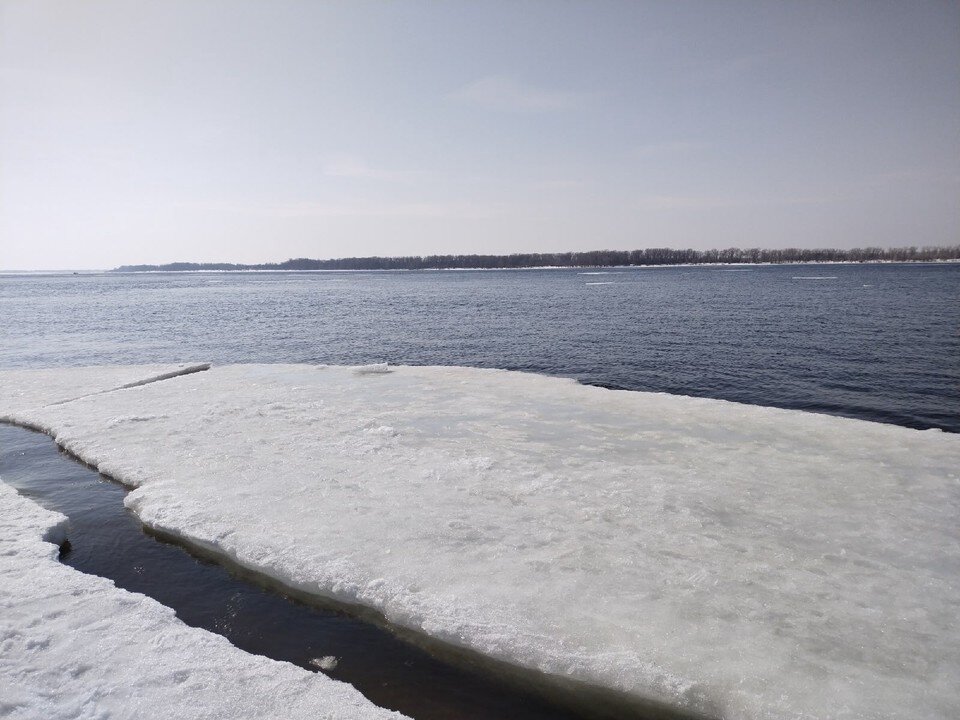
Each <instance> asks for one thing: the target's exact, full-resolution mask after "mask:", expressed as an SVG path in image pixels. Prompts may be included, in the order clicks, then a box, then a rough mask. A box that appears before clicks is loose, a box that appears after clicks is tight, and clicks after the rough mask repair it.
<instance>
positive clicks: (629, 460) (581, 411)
mask: <svg viewBox="0 0 960 720" xmlns="http://www.w3.org/2000/svg"><path fill="white" fill-rule="evenodd" d="M390 369H391V370H392V372H389V373H375V374H367V373H356V372H354V369H352V368H338V367H321V368H317V367H312V366H304V365H259V366H258V365H249V366H228V367H215V368H213V369H211V370H209V371H207V372H203V373H197V374H194V375H187V376H183V377H177V378H174V379H172V380H166V381H163V382H157V383H152V384H149V385H144V386H141V387H136V388H131V389H128V390H121V391H117V392H112V393H106V394H99V395H93V396H90V397H86V398H83V399H80V400H77V401H75V402H70V403H66V404H61V405H52V406H47V407H37V408H33V409H21V410H18V411H17V413H16V416H17V417H19V418H20V419H21V420H22V421H24V422H29V423H31V424H34V425H37V426H41V427H44V428H46V429H47V430H48V431H49V432H51V433H54V434H55V435H56V437H57V441H58V442H59V443H60V444H62V445H64V446H65V447H67V448H68V449H70V450H71V451H72V452H74V453H76V454H77V455H79V456H80V457H81V458H83V459H84V460H86V461H87V462H90V463H92V464H94V465H97V466H98V467H99V468H100V470H101V471H103V472H106V473H108V474H110V475H112V476H114V477H116V478H118V479H120V480H122V481H124V482H126V483H129V484H131V485H134V486H137V489H136V490H134V491H132V492H131V493H130V494H129V495H128V496H127V499H126V503H127V505H128V506H129V507H130V508H132V509H133V510H134V511H135V512H136V513H137V514H138V515H139V516H140V517H141V519H142V520H143V521H144V522H145V523H146V524H148V525H150V526H153V527H155V528H157V529H159V530H162V531H164V532H167V533H171V534H173V535H178V536H180V537H182V538H184V539H186V540H188V541H190V542H193V543H195V544H197V545H199V546H203V547H205V548H208V549H211V550H213V551H215V552H218V553H221V554H223V555H226V556H229V557H230V558H232V559H234V560H235V561H237V562H239V563H240V564H242V565H244V566H246V567H249V568H252V569H256V570H258V571H260V572H263V573H266V574H269V575H271V576H273V577H276V578H278V579H281V580H282V581H283V582H286V583H287V584H288V585H290V586H292V587H295V588H297V589H301V590H306V591H308V592H315V593H319V594H323V595H327V596H331V597H334V598H337V599H340V600H344V601H348V602H355V603H359V604H362V605H365V606H368V607H372V608H376V609H377V610H379V611H381V612H382V613H383V614H384V615H385V616H386V617H387V618H388V619H389V620H390V621H392V622H394V623H397V624H400V625H403V626H406V627H409V628H412V629H415V630H418V631H420V632H423V633H426V634H429V635H431V636H434V637H436V638H439V639H442V640H444V641H446V642H450V643H454V644H457V645H460V646H464V647H469V648H472V649H474V650H477V651H479V652H482V653H485V654H487V655H490V656H492V657H495V658H498V659H501V660H506V661H508V662H512V663H514V664H517V665H522V666H525V667H529V668H535V669H539V670H542V671H544V672H548V673H553V674H556V675H561V676H570V677H574V678H578V679H581V680H585V681H588V682H591V683H595V684H598V685H603V686H607V687H611V688H616V689H618V690H622V691H625V692H628V693H632V694H634V695H636V696H640V697H644V698H650V699H655V700H661V701H666V702H669V703H671V704H672V705H674V706H677V707H679V708H685V709H688V710H696V711H700V712H705V713H707V714H710V715H715V716H718V717H724V718H916V717H924V718H955V717H957V716H960V690H958V688H960V629H958V626H957V623H956V618H957V617H960V593H958V592H957V591H958V587H957V585H958V578H960V532H958V529H957V528H958V526H960V522H958V520H960V518H958V512H957V508H958V506H960V479H958V468H960V436H957V435H951V434H947V433H942V432H939V431H925V432H920V431H916V430H910V429H906V428H900V427H895V426H891V425H881V424H877V423H870V422H864V421H859V420H851V419H846V418H836V417H829V416H825V415H817V414H811V413H804V412H797V411H789V410H780V409H774V408H760V407H752V406H747V405H739V404H735V403H729V402H723V401H716V400H706V399H697V398H687V397H677V396H670V395H663V394H650V393H636V392H624V391H610V390H604V389H601V388H596V387H586V386H581V385H577V384H576V383H575V382H573V381H569V380H562V379H557V378H548V377H543V376H537V375H529V374H523V373H514V372H506V371H495V370H477V369H467V368H414V367H391V368H390ZM37 372H38V375H37V376H38V378H39V377H41V376H42V375H44V374H46V375H48V376H49V377H50V378H55V377H58V376H59V377H60V381H62V380H63V378H64V377H67V376H69V375H70V374H71V373H74V372H80V371H74V370H53V371H45V372H44V371H37ZM41 384H42V383H41ZM4 387H6V381H5V375H4V374H3V373H0V413H3V412H5V410H4V408H5V405H4V403H5V400H4V397H3V395H4V391H3V388H4ZM21 400H22V398H21ZM39 404H40V403H38V405H39ZM22 407H23V405H22V404H21V408H22Z"/></svg>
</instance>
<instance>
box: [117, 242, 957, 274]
mask: <svg viewBox="0 0 960 720" xmlns="http://www.w3.org/2000/svg"><path fill="white" fill-rule="evenodd" d="M944 260H960V245H955V246H953V247H901V248H879V247H866V248H854V249H853V250H834V249H827V248H823V249H816V250H808V249H803V248H784V249H781V250H764V249H761V248H749V249H746V250H741V249H740V248H728V249H726V250H690V249H688V250H675V249H672V248H647V249H646V250H589V251H587V252H565V253H515V254H513V255H425V256H421V255H407V256H403V257H349V258H337V259H335V260H311V259H310V258H293V259H290V260H287V261H285V262H281V263H263V264H260V265H240V264H237V263H189V262H175V263H167V264H166V265H122V266H121V267H118V268H115V269H114V270H113V272H147V271H170V272H178V271H186V270H442V269H453V268H469V269H474V268H475V269H488V270H496V269H508V268H531V267H614V266H629V265H686V264H704V265H725V264H726V265H730V264H739V263H750V264H759V263H805V262H937V261H944Z"/></svg>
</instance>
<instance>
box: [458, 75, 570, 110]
mask: <svg viewBox="0 0 960 720" xmlns="http://www.w3.org/2000/svg"><path fill="white" fill-rule="evenodd" d="M450 97H451V98H453V99H454V100H456V101H458V102H461V103H464V104H466V105H473V106H474V107H479V108H483V109H485V110H499V111H506V112H532V113H536V112H550V111H556V110H566V109H568V108H573V107H576V106H578V105H580V104H581V103H582V102H583V100H584V99H585V98H586V97H587V96H586V95H585V94H583V93H575V92H567V91H563V90H551V89H547V88H541V87H536V86H534V85H527V84H525V83H521V82H519V81H517V80H515V79H513V78H510V77H504V76H500V75H490V76H487V77H484V78H480V79H479V80H475V81H474V82H472V83H470V84H468V85H464V86H463V87H462V88H460V89H459V90H456V91H454V92H452V93H451V94H450Z"/></svg>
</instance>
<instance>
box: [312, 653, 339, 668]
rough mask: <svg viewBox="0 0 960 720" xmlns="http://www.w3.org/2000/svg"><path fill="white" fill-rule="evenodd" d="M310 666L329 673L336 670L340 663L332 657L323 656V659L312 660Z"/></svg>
mask: <svg viewBox="0 0 960 720" xmlns="http://www.w3.org/2000/svg"><path fill="white" fill-rule="evenodd" d="M310 664H311V665H313V666H314V667H315V668H319V669H320V670H324V671H326V672H329V671H331V670H336V669H337V665H339V664H340V661H339V660H338V659H337V658H336V656H334V655H324V656H323V657H318V658H314V659H313V660H311V661H310Z"/></svg>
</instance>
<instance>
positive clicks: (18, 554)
mask: <svg viewBox="0 0 960 720" xmlns="http://www.w3.org/2000/svg"><path fill="white" fill-rule="evenodd" d="M65 528H66V518H65V517H64V516H63V515H60V514H59V513H53V512H50V511H48V510H44V509H43V508H41V507H40V506H39V505H37V504H35V503H33V502H32V501H30V500H28V499H26V498H24V497H21V496H19V495H17V493H16V492H15V491H14V490H13V488H11V487H10V486H8V485H5V484H4V483H2V482H0V715H2V716H3V717H4V718H10V719H11V720H14V719H21V718H22V719H24V720H26V719H28V718H29V719H30V720H35V719H36V718H80V717H83V718H93V717H108V716H109V717H118V718H135V717H144V716H145V713H146V715H153V716H159V715H157V713H159V712H161V711H160V709H161V708H162V716H163V717H170V718H198V719H199V718H205V719H211V720H212V719H216V718H223V720H233V719H234V718H251V719H254V718H257V719H259V718H266V717H275V718H277V717H283V718H304V719H307V718H310V719H311V720H312V719H313V718H318V717H338V718H339V717H344V718H346V717H349V718H362V719H369V720H387V719H388V718H393V719H394V720H399V719H400V718H402V716H401V715H400V714H399V713H394V712H389V711H387V710H383V709H381V708H378V707H376V706H374V705H373V704H372V703H370V702H369V701H368V700H366V699H365V698H364V697H363V696H362V695H360V693H359V692H357V691H356V690H355V689H354V688H352V687H350V686H349V685H347V684H345V683H341V682H337V681H336V680H332V679H330V678H328V677H326V676H324V675H319V674H315V673H311V672H308V671H306V670H303V669H301V668H298V667H296V666H294V665H290V664H288V663H282V662H276V661H274V660H269V659H267V658H264V657H259V656H256V655H249V654H247V653H245V652H243V651H242V650H238V649H237V648H235V647H234V646H233V645H231V644H230V643H229V642H227V640H226V639H225V638H223V637H221V636H219V635H214V634H212V633H209V632H207V631H205V630H201V629H199V628H192V627H188V626H186V625H184V624H183V623H182V622H181V621H180V620H178V619H177V617H176V616H175V615H174V613H173V611H172V610H170V609H169V608H166V607H164V606H163V605H160V604H159V603H157V602H155V601H153V600H151V599H150V598H147V597H145V596H143V595H139V594H136V593H130V592H127V591H125V590H121V589H119V588H117V587H116V586H114V584H113V583H112V582H111V581H109V580H105V579H104V578H99V577H94V576H92V575H85V574H83V573H80V572H78V571H76V570H74V569H73V568H70V567H67V566H66V565H63V564H61V563H60V562H58V561H57V545H56V544H52V543H59V542H60V541H61V540H62V535H63V531H64V529H65Z"/></svg>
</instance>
